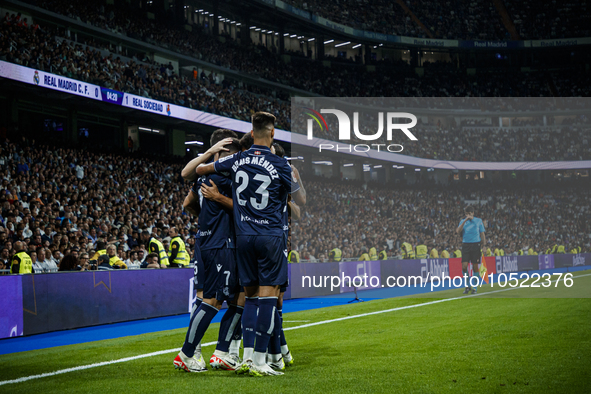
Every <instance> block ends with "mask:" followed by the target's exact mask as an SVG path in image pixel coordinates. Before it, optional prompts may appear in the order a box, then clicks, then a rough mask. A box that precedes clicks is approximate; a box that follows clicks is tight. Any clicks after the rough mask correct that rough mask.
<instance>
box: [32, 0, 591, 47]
mask: <svg viewBox="0 0 591 394" xmlns="http://www.w3.org/2000/svg"><path fill="white" fill-rule="evenodd" d="M287 3H289V4H291V5H293V6H295V7H297V8H300V9H302V10H306V11H309V12H310V13H312V14H314V15H317V16H321V17H323V18H326V19H328V20H330V21H333V22H337V23H340V24H343V25H346V26H351V27H353V28H356V29H360V30H366V31H375V32H378V33H384V34H393V35H402V36H409V37H421V38H424V37H434V38H445V39H465V40H510V39H511V35H510V34H509V31H508V28H507V27H506V26H505V25H504V23H503V21H502V14H501V12H500V11H499V10H498V9H497V8H496V7H495V4H494V2H493V1H492V0H461V1H459V2H449V1H447V2H439V1H434V0H407V1H404V2H391V1H386V0H379V1H372V3H371V4H368V3H364V2H359V1H355V0H340V1H338V2H334V1H328V0H288V1H287ZM503 3H504V5H505V8H506V12H507V13H508V17H509V19H510V20H511V22H512V23H513V24H514V25H515V27H516V29H517V32H518V34H519V37H520V38H521V39H553V38H569V37H588V36H589V35H590V34H591V30H590V28H589V16H588V14H589V13H588V9H587V5H586V3H585V2H583V3H577V2H560V3H557V2H556V1H553V0H542V1H538V2H532V1H516V0H506V1H504V2H503ZM401 4H404V5H405V6H406V7H407V9H408V12H407V11H406V10H405V8H404V7H403V6H402V5H401ZM35 5H38V6H40V7H42V8H46V9H48V10H52V11H54V12H57V13H60V14H62V15H66V16H69V17H71V18H74V19H78V20H80V21H82V22H86V23H89V22H90V23H92V24H93V25H95V26H98V27H101V28H105V29H108V30H110V31H112V32H113V33H118V34H126V35H128V36H130V37H133V38H138V39H146V38H148V39H151V42H153V43H159V44H162V43H164V44H165V45H167V46H169V47H178V46H179V44H178V42H179V41H175V40H177V39H178V38H183V39H184V38H186V37H182V35H183V33H182V31H181V30H176V31H173V30H171V29H168V28H166V29H164V30H163V29H162V26H157V29H151V26H147V25H146V21H145V20H141V17H140V16H138V15H136V14H134V13H133V12H132V11H130V10H129V9H127V8H126V7H125V6H120V5H116V6H113V5H111V6H109V5H106V6H105V5H104V4H100V3H72V2H71V1H67V0H45V1H41V2H35ZM413 14H414V16H415V17H416V18H417V20H418V21H420V22H421V24H423V25H424V26H425V28H426V29H427V30H428V32H429V33H427V32H426V31H425V30H424V29H423V28H422V27H421V26H420V25H419V24H418V23H417V22H416V21H415V20H414V18H413V17H412V15H413ZM140 21H141V22H142V23H140ZM154 27H156V26H154ZM156 32H157V33H156ZM183 41H184V42H187V40H186V39H185V40H183ZM185 47H186V49H189V48H190V46H189V45H186V44H185Z"/></svg>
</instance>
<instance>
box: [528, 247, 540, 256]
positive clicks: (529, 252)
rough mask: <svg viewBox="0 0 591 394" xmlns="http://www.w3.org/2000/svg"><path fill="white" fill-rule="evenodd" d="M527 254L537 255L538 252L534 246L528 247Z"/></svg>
mask: <svg viewBox="0 0 591 394" xmlns="http://www.w3.org/2000/svg"><path fill="white" fill-rule="evenodd" d="M527 254H528V255H529V256H537V255H538V253H537V252H536V251H535V250H534V248H529V249H528V250H527Z"/></svg>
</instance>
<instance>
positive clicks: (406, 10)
mask: <svg viewBox="0 0 591 394" xmlns="http://www.w3.org/2000/svg"><path fill="white" fill-rule="evenodd" d="M396 3H397V4H398V5H399V6H400V7H402V9H403V10H404V12H406V13H407V14H408V16H410V18H411V19H412V20H413V21H414V22H415V23H416V24H417V25H419V27H420V28H421V29H422V30H423V31H424V32H425V34H426V35H427V36H428V37H429V38H433V33H431V31H430V30H429V29H427V26H425V25H424V24H423V22H421V21H420V19H419V18H417V16H416V15H415V14H414V12H412V11H411V10H410V8H408V6H407V5H406V3H405V2H404V0H396Z"/></svg>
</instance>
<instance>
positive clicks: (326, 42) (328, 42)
mask: <svg viewBox="0 0 591 394" xmlns="http://www.w3.org/2000/svg"><path fill="white" fill-rule="evenodd" d="M331 42H334V40H328V41H324V45H326V44H330V43H331Z"/></svg>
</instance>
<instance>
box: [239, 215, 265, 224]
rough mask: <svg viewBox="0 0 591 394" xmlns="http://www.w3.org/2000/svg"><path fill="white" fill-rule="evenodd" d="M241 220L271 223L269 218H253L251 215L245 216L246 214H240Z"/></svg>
mask: <svg viewBox="0 0 591 394" xmlns="http://www.w3.org/2000/svg"><path fill="white" fill-rule="evenodd" d="M240 221H241V222H253V223H256V224H269V221H268V220H267V219H253V218H251V217H249V216H245V215H240Z"/></svg>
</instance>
